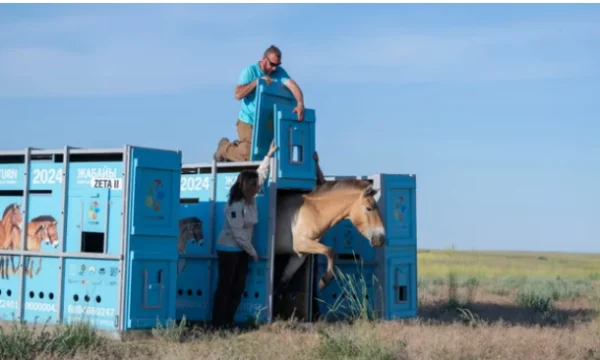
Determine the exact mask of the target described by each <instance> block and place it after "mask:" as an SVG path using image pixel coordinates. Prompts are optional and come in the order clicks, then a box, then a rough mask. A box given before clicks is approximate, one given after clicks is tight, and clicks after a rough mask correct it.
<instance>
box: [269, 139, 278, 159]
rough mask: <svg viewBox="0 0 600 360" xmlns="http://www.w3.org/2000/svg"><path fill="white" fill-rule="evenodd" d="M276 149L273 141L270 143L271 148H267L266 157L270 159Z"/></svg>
mask: <svg viewBox="0 0 600 360" xmlns="http://www.w3.org/2000/svg"><path fill="white" fill-rule="evenodd" d="M277 149H278V147H277V145H275V140H273V141H272V142H271V147H270V148H269V152H268V153H267V156H268V157H272V156H273V154H274V153H275V151H277Z"/></svg>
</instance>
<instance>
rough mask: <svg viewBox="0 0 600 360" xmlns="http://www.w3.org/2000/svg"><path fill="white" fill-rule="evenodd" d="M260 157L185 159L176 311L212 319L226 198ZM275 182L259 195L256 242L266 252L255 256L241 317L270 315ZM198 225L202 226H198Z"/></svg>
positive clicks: (179, 315) (195, 318)
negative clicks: (218, 161)
mask: <svg viewBox="0 0 600 360" xmlns="http://www.w3.org/2000/svg"><path fill="white" fill-rule="evenodd" d="M259 165H260V162H246V163H225V164H219V166H217V165H216V164H185V165H183V168H182V170H181V173H182V175H181V180H180V194H181V195H180V196H181V200H180V205H179V206H180V210H179V216H180V219H179V221H180V222H181V223H182V226H183V229H184V231H182V232H181V233H180V234H181V236H180V238H179V249H178V251H179V254H178V255H179V261H178V276H177V301H176V304H177V305H176V307H177V310H176V317H177V319H178V320H181V319H183V318H184V317H185V319H186V320H189V321H199V322H206V321H210V320H211V319H212V307H213V306H214V305H213V297H214V292H215V290H216V286H217V281H218V264H217V254H216V250H215V247H216V241H217V238H218V236H219V233H220V231H221V228H222V227H223V222H224V221H225V218H224V210H225V204H226V202H227V199H228V193H229V189H230V188H231V186H232V185H233V184H234V183H235V181H236V178H237V176H238V175H239V173H240V171H241V170H243V169H256V168H258V166H259ZM270 201H271V198H270V182H269V181H268V180H267V181H266V182H265V184H264V186H263V187H262V188H261V190H260V191H259V193H258V194H257V197H256V204H257V207H258V211H259V218H260V220H261V221H259V223H258V224H256V225H255V229H254V237H253V244H254V247H255V248H256V251H257V252H258V254H259V257H260V258H261V261H260V262H259V263H258V264H255V263H254V262H252V261H251V263H250V269H249V270H248V278H247V280H246V289H245V290H244V294H243V297H242V302H241V304H240V306H239V308H238V312H237V314H236V316H235V320H236V321H238V322H246V321H248V318H250V317H251V318H253V319H258V320H259V321H260V320H261V319H262V321H265V320H266V313H267V311H266V309H267V308H268V295H269V292H268V287H267V285H268V283H269V281H268V276H269V271H268V267H269V265H268V254H269V251H270V249H269V240H268V239H269V236H268V232H269V221H268V220H269V208H270V207H269V206H270ZM195 228H197V230H193V229H195Z"/></svg>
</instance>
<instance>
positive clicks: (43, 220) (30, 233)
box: [19, 215, 58, 277]
mask: <svg viewBox="0 0 600 360" xmlns="http://www.w3.org/2000/svg"><path fill="white" fill-rule="evenodd" d="M56 224H57V222H56V219H54V217H52V216H50V215H42V216H38V217H36V218H34V219H33V220H31V221H30V222H29V223H28V224H27V242H26V243H25V249H26V250H28V251H40V249H41V248H42V242H44V243H46V244H48V245H52V246H53V247H57V246H58V231H57V229H56ZM19 246H20V241H19ZM31 262H33V259H32V258H31V257H26V258H25V266H24V269H25V271H26V274H27V275H29V277H33V266H32V265H31ZM40 270H42V258H41V257H40V258H39V264H38V268H37V270H36V272H35V274H36V275H37V274H39V273H40Z"/></svg>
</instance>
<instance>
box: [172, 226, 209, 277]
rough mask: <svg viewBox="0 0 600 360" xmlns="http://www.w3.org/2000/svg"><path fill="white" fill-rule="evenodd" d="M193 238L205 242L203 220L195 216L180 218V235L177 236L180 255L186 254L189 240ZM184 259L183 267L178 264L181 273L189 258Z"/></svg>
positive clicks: (200, 242)
mask: <svg viewBox="0 0 600 360" xmlns="http://www.w3.org/2000/svg"><path fill="white" fill-rule="evenodd" d="M189 239H192V242H195V243H197V244H200V245H202V243H203V242H204V232H203V231H202V220H200V219H199V218H197V217H195V216H190V217H186V218H183V219H180V220H179V236H177V252H179V255H182V254H185V251H186V248H187V241H188V240H189ZM182 260H183V268H182V269H181V270H180V269H179V266H177V268H178V269H177V273H178V274H179V273H180V272H182V271H183V270H185V268H186V267H187V260H186V259H182Z"/></svg>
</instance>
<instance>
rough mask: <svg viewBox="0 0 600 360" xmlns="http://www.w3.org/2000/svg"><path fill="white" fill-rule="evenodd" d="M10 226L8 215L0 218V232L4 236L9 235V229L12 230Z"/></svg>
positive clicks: (11, 225)
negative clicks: (0, 220)
mask: <svg viewBox="0 0 600 360" xmlns="http://www.w3.org/2000/svg"><path fill="white" fill-rule="evenodd" d="M12 228H13V223H12V221H11V218H10V217H9V216H7V217H6V218H5V219H2V233H3V234H4V236H5V237H8V236H9V235H10V231H11V230H12Z"/></svg>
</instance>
